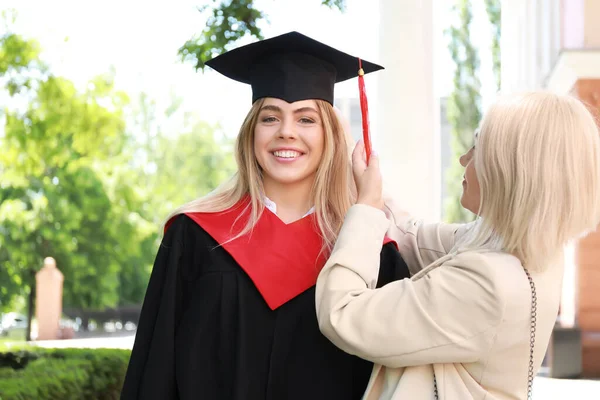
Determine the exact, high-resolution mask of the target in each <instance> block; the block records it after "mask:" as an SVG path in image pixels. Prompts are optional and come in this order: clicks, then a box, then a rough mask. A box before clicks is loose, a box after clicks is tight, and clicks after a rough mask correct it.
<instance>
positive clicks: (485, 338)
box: [316, 93, 600, 400]
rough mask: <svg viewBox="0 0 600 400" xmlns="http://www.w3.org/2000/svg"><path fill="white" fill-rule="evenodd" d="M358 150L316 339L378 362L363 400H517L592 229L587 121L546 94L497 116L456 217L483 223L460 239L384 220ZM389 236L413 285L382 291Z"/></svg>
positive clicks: (470, 161) (598, 184) (479, 148)
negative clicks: (576, 249)
mask: <svg viewBox="0 0 600 400" xmlns="http://www.w3.org/2000/svg"><path fill="white" fill-rule="evenodd" d="M362 151H363V149H362V147H361V146H360V145H359V146H357V148H356V150H355V152H354V155H353V170H354V175H355V180H356V183H357V187H358V204H356V205H355V206H353V207H351V209H350V211H349V212H348V214H347V216H346V220H345V222H344V225H343V227H342V229H341V232H340V234H339V237H338V241H337V243H336V245H335V248H334V250H333V252H332V255H331V257H330V258H329V260H328V262H327V264H326V265H325V267H324V268H323V269H322V271H321V273H320V275H319V278H318V281H317V290H316V292H317V293H316V296H317V314H318V320H319V324H320V328H321V329H322V331H323V333H324V334H325V335H326V336H327V337H328V338H330V339H331V340H332V341H333V343H335V344H336V345H337V346H339V347H340V348H341V349H343V350H345V351H347V352H348V353H350V354H355V355H358V356H360V357H362V358H365V359H367V360H370V361H373V362H375V363H376V365H375V367H374V369H373V373H372V376H371V380H370V382H369V385H368V389H367V391H366V394H365V399H368V400H373V399H394V400H396V399H400V400H404V399H413V400H430V399H433V398H434V397H435V398H439V399H452V400H453V399H461V400H462V399H490V400H491V399H526V398H527V397H528V392H529V391H530V389H531V383H532V379H533V377H534V376H535V373H536V371H537V370H538V368H539V366H540V364H541V362H542V359H543V357H544V354H545V352H546V349H547V345H548V342H549V338H550V335H551V333H552V329H553V327H554V323H555V321H556V316H557V312H558V305H559V300H560V293H561V283H562V273H563V270H562V249H563V247H564V246H565V244H567V242H569V241H570V240H573V239H576V238H577V237H579V236H580V235H583V234H585V233H586V232H589V231H591V230H595V229H596V227H597V226H598V223H599V222H600V143H599V133H598V128H597V126H596V123H595V121H594V118H593V117H592V116H591V115H590V113H589V112H588V110H587V109H586V108H585V106H584V105H583V104H581V103H580V102H579V101H577V100H575V99H573V98H571V97H567V96H558V95H555V94H549V93H528V94H524V95H518V96H512V97H508V98H506V99H503V100H501V101H499V102H498V103H497V104H495V105H494V106H493V107H492V108H491V109H490V110H489V112H488V113H487V115H486V116H485V118H484V120H483V122H482V124H481V129H480V131H479V132H478V134H476V138H475V145H474V147H473V148H472V149H471V150H469V152H468V153H466V154H465V155H463V156H462V157H461V160H460V161H461V164H462V165H463V166H464V167H465V174H464V180H463V195H462V198H461V204H462V205H463V206H464V207H465V208H466V209H468V210H470V211H472V212H473V213H475V214H477V215H478V217H479V218H478V220H477V221H475V222H474V223H471V224H469V225H465V226H460V225H446V224H423V223H422V222H419V221H415V220H412V219H410V218H409V217H408V215H407V214H406V213H402V212H400V211H399V210H396V209H395V208H394V207H391V208H387V207H385V208H386V212H387V216H388V217H389V219H388V218H386V214H385V213H384V211H382V208H384V202H383V199H382V193H381V177H380V174H379V170H378V160H377V158H373V159H372V160H373V161H371V163H370V165H369V166H368V167H367V166H366V164H365V161H364V157H363V154H362ZM389 204H390V203H389V202H387V201H386V205H389ZM390 220H391V221H390ZM388 229H389V234H390V237H392V238H393V239H395V240H396V241H397V242H398V245H399V248H400V252H401V254H402V257H403V258H404V260H406V261H407V263H408V265H409V267H410V269H411V272H412V273H413V274H414V275H413V276H412V278H411V279H404V280H402V281H398V282H393V283H390V284H389V285H386V286H385V287H384V288H379V289H378V288H376V285H375V282H376V280H377V273H378V268H379V257H378V254H379V247H380V242H381V240H382V238H383V237H384V234H385V233H386V231H387V230H388Z"/></svg>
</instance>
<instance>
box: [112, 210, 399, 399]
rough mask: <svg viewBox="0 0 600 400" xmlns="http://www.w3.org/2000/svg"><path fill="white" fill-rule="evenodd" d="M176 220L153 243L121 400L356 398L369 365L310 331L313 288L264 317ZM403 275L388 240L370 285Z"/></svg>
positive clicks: (248, 283)
mask: <svg viewBox="0 0 600 400" xmlns="http://www.w3.org/2000/svg"><path fill="white" fill-rule="evenodd" d="M216 246H217V242H216V241H215V240H214V239H213V238H212V237H211V236H210V235H209V234H208V233H207V232H206V231H205V230H204V229H203V228H201V227H200V226H199V225H198V224H197V223H196V222H194V221H193V220H192V219H190V218H189V217H188V216H186V215H181V216H178V217H176V218H175V219H174V220H173V222H172V224H171V226H170V228H169V229H168V231H167V232H166V234H165V237H164V239H163V241H162V244H161V246H160V249H159V251H158V255H157V257H156V261H155V264H154V268H153V271H152V274H151V277H150V282H149V284H148V288H147V292H146V296H145V300H144V304H143V307H142V311H141V316H140V321H139V325H138V329H137V334H136V338H135V344H134V347H133V350H132V354H131V359H130V362H129V367H128V370H127V374H126V378H125V383H124V386H123V390H122V393H121V399H123V400H133V399H144V400H151V399H157V400H158V399H160V400H171V399H178V400H192V399H193V400H198V399H206V400H213V399H214V400H217V399H218V400H242V399H244V400H255V399H256V400H263V399H264V400H320V399H323V400H325V399H327V400H336V399H340V400H348V399H360V398H361V397H362V395H363V393H364V390H365V388H366V385H367V382H368V379H369V376H370V373H371V370H372V364H371V363H370V362H367V361H364V360H362V359H359V358H358V357H356V356H352V355H349V354H347V353H345V352H343V351H341V350H339V349H338V348H337V347H335V346H334V345H333V344H332V343H331V342H330V341H329V340H327V339H326V338H325V337H324V336H323V335H322V334H321V332H320V331H319V327H318V323H317V318H316V311H315V287H314V285H313V286H312V287H311V288H309V289H308V290H306V291H304V292H302V293H301V294H300V295H298V296H296V297H294V298H293V299H291V300H289V301H287V302H286V303H285V304H283V305H281V306H279V307H278V308H276V309H274V310H272V309H271V308H269V307H268V306H267V304H266V303H265V300H264V298H263V296H261V294H260V292H259V291H258V290H257V289H256V286H255V285H254V284H253V281H252V280H251V279H250V278H249V276H248V275H247V274H246V273H245V272H244V270H243V269H242V268H241V267H240V266H239V264H237V263H236V261H235V260H234V259H233V258H232V256H231V255H230V254H229V253H228V252H227V251H225V250H224V249H223V248H222V247H216ZM408 276H409V271H408V268H407V266H406V264H405V263H404V261H403V260H402V258H401V257H400V254H399V253H398V251H397V250H396V247H395V246H394V244H393V243H387V244H385V245H384V246H383V247H382V252H381V268H380V272H379V281H378V286H383V285H385V284H387V283H389V282H391V281H394V280H398V279H403V278H406V277H408Z"/></svg>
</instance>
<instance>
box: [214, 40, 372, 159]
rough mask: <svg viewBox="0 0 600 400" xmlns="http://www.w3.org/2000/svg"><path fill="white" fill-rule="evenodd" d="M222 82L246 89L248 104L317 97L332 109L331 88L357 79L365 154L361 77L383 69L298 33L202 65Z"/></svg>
mask: <svg viewBox="0 0 600 400" xmlns="http://www.w3.org/2000/svg"><path fill="white" fill-rule="evenodd" d="M206 65H208V66H209V67H211V68H212V69H214V70H216V71H218V72H220V73H221V74H223V75H225V76H226V77H228V78H231V79H233V80H236V81H239V82H242V83H246V84H249V85H250V86H251V87H252V103H254V102H255V101H256V100H258V99H260V98H264V97H275V98H278V99H282V100H285V101H287V102H288V103H293V102H295V101H300V100H308V99H320V100H325V101H327V102H329V103H330V104H331V105H333V99H334V85H335V84H336V83H338V82H343V81H345V80H348V79H351V78H354V77H357V76H358V78H359V91H360V103H361V111H362V120H363V137H364V142H365V147H366V150H367V159H368V158H369V156H370V152H371V146H370V137H369V132H368V130H369V129H368V124H369V123H368V106H367V98H366V91H365V87H364V80H363V75H365V74H368V73H370V72H375V71H378V70H381V69H383V67H382V66H380V65H377V64H373V63H371V62H368V61H364V60H361V59H359V58H357V57H354V56H351V55H349V54H347V53H344V52H342V51H340V50H337V49H335V48H333V47H330V46H328V45H326V44H323V43H321V42H318V41H316V40H314V39H312V38H310V37H308V36H305V35H303V34H301V33H298V32H289V33H286V34H283V35H280V36H276V37H273V38H270V39H266V40H261V41H259V42H254V43H251V44H248V45H245V46H241V47H238V48H236V49H233V50H230V51H228V52H226V53H224V54H221V55H219V56H217V57H215V58H213V59H212V60H210V61H208V62H207V63H206Z"/></svg>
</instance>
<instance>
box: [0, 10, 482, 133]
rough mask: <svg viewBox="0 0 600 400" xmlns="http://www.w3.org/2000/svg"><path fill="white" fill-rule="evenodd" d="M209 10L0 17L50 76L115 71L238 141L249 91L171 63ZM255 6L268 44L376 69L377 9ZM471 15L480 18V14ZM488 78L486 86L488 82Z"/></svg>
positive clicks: (347, 89)
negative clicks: (279, 41)
mask: <svg viewBox="0 0 600 400" xmlns="http://www.w3.org/2000/svg"><path fill="white" fill-rule="evenodd" d="M206 3H207V1H206V0H169V1H166V0H104V1H103V2H91V1H89V0H52V1H47V0H2V5H1V9H8V8H14V9H16V10H17V12H18V18H17V25H16V29H17V32H18V33H22V34H25V35H26V36H29V37H32V38H36V39H38V40H39V41H40V42H41V44H42V47H43V49H44V54H43V57H44V59H45V60H46V61H47V62H49V63H50V64H51V67H52V69H53V71H54V72H55V73H57V74H59V75H63V76H65V77H67V78H69V79H71V80H72V81H74V82H75V83H76V84H78V85H84V84H85V83H86V82H87V81H88V80H89V79H90V78H92V77H93V76H94V75H97V74H101V73H104V72H106V71H108V70H109V68H110V67H111V66H114V67H115V68H116V71H117V81H116V84H117V86H118V87H119V88H122V89H124V90H126V91H127V92H128V93H129V94H130V95H132V97H133V95H134V94H135V93H136V92H139V91H145V92H147V93H149V94H150V96H151V97H153V98H154V99H155V100H156V101H157V102H158V103H159V105H160V106H161V107H163V108H165V107H167V106H168V105H169V103H170V99H171V93H175V94H176V95H177V96H180V97H182V98H183V99H184V103H183V108H184V109H186V110H190V111H195V112H198V113H199V114H200V115H201V117H202V119H204V120H206V121H208V122H210V123H220V124H221V125H222V126H223V128H224V129H225V130H226V132H227V133H228V134H230V135H235V134H236V133H237V129H238V127H239V125H240V123H241V121H242V119H243V117H244V115H245V113H246V112H247V110H248V107H249V105H250V96H251V92H250V88H249V87H247V86H246V85H242V84H239V83H237V82H234V81H231V80H229V79H227V78H224V77H223V76H221V75H219V74H218V73H216V72H214V71H208V72H206V73H205V74H201V73H196V72H195V71H194V69H193V67H192V66H191V65H190V64H182V63H180V62H179V60H178V58H177V54H176V52H177V49H178V48H179V47H180V46H181V45H182V44H183V43H184V42H185V41H186V40H187V39H189V38H190V37H191V36H192V35H194V34H195V33H197V32H199V31H201V29H202V28H203V26H204V21H205V19H204V17H203V15H202V14H200V13H199V12H198V11H197V6H198V5H201V4H206ZM256 3H257V6H258V7H260V9H262V10H264V11H265V12H266V13H267V14H268V16H269V21H270V23H269V24H264V26H263V33H264V36H265V37H271V36H275V35H278V34H282V33H285V32H288V31H291V30H298V31H300V32H302V33H304V34H306V35H308V36H311V37H313V38H315V39H317V40H321V41H323V42H326V43H327V44H329V45H331V46H333V47H337V48H339V49H340V50H343V51H346V52H349V53H352V54H356V55H360V56H361V57H362V58H364V59H368V60H372V61H374V62H377V61H378V46H377V40H378V33H379V32H378V27H377V26H378V22H379V14H378V13H379V10H378V4H379V1H375V0H372V1H368V2H367V1H365V0H347V10H346V12H345V13H343V14H342V13H340V12H339V11H335V10H329V9H328V8H326V7H323V6H321V0H301V1H300V0H277V1H275V0H257V1H256ZM451 3H452V0H434V4H436V6H437V10H436V23H437V24H438V26H437V27H436V35H437V36H436V37H435V40H436V41H435V49H434V51H435V52H436V57H437V59H438V60H440V62H439V63H438V65H436V66H435V77H436V82H435V89H436V94H437V95H440V96H443V95H447V94H448V93H449V91H450V90H451V88H452V86H451V85H452V68H449V67H448V66H449V65H452V62H451V60H450V58H449V55H448V52H447V49H446V42H445V39H444V38H443V37H442V33H441V32H442V30H443V28H444V27H445V26H446V25H447V23H448V21H449V18H450V15H449V13H448V8H449V4H451ZM475 3H480V2H475ZM481 3H482V2H481ZM367 4H368V6H367ZM476 6H481V5H480V4H477V5H476ZM481 7H482V6H481ZM475 12H476V13H478V14H481V12H484V10H483V8H481V9H480V10H478V9H476V10H475ZM479 19H480V20H483V18H479ZM473 28H474V31H475V32H476V34H474V37H475V38H481V37H483V38H486V37H487V34H488V32H489V29H488V26H487V25H486V24H481V23H479V22H478V21H477V18H476V25H475V26H474V27H473ZM480 33H483V34H480ZM66 38H68V40H65V39H66ZM490 63H491V60H486V58H485V57H484V59H483V60H482V68H484V69H491V64H490ZM487 79H488V80H490V79H493V78H491V75H489V77H488V78H487ZM485 80H486V77H485V76H484V81H485ZM356 85H357V84H356V82H355V81H354V80H353V81H350V82H346V83H342V84H340V85H338V86H337V87H336V96H338V97H342V96H348V97H356V95H357V86H356ZM370 87H371V89H370V90H373V85H371V86H369V81H368V80H367V88H368V89H369V88H370ZM373 101H374V100H373ZM373 107H376V104H374V105H373Z"/></svg>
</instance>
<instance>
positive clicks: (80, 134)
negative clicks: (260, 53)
mask: <svg viewBox="0 0 600 400" xmlns="http://www.w3.org/2000/svg"><path fill="white" fill-rule="evenodd" d="M8 28H9V26H8V24H7V29H6V33H5V34H3V35H2V36H0V60H1V61H0V82H1V83H2V86H3V87H4V90H2V91H0V96H3V97H4V98H6V99H10V100H11V101H10V103H11V104H13V105H16V106H14V107H12V108H10V109H9V108H8V107H5V108H4V109H3V110H2V117H3V122H4V124H3V125H4V126H3V133H2V135H0V148H2V149H3V151H2V152H0V173H1V174H2V183H1V185H0V278H1V279H2V283H3V284H2V287H1V289H0V305H2V306H7V305H9V304H10V303H11V301H13V300H14V299H15V298H17V297H22V296H24V295H25V294H26V293H27V292H28V291H29V287H30V284H31V276H32V272H34V271H35V270H37V269H38V268H39V267H40V266H41V264H42V260H43V258H44V257H46V256H52V257H54V258H55V259H56V260H57V263H58V265H59V268H60V269H61V271H62V272H63V273H64V275H65V283H64V304H65V306H81V307H103V306H113V305H115V304H117V303H118V301H119V274H120V272H121V270H122V269H123V266H128V265H130V264H128V263H129V262H131V261H132V259H134V258H135V259H136V260H137V261H138V262H139V263H141V262H142V261H145V262H146V263H148V262H149V256H150V257H151V255H150V254H148V255H146V254H142V252H141V251H138V252H136V249H139V248H140V242H144V241H145V240H147V239H148V238H151V236H152V234H153V233H155V232H156V228H155V227H154V226H152V225H151V224H150V223H149V222H148V221H147V220H146V219H145V218H144V216H142V215H139V214H137V213H136V210H137V209H138V207H139V206H140V204H141V203H142V201H143V199H142V198H140V197H139V196H138V195H137V193H136V191H135V189H132V188H131V187H130V186H129V185H130V184H131V183H132V182H135V175H134V174H133V173H131V171H130V168H129V167H128V152H127V136H126V126H125V122H124V117H123V109H124V107H125V106H126V105H127V103H128V98H127V96H126V95H125V94H124V93H120V92H117V91H115V90H114V88H113V76H112V75H110V74H108V75H105V76H101V77H98V78H96V79H94V80H93V81H91V82H90V83H89V85H88V88H87V90H85V91H84V92H81V93H80V92H78V91H77V90H76V89H75V87H74V85H73V84H72V83H71V82H70V81H68V80H67V79H65V78H60V77H56V76H53V75H52V74H50V73H49V72H48V69H47V67H46V66H45V65H44V64H43V62H42V61H40V59H39V51H40V48H39V45H38V43H37V42H36V41H34V40H27V39H25V38H23V37H21V36H19V35H17V34H15V33H13V32H11V31H10V29H8ZM136 296H137V295H136Z"/></svg>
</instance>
